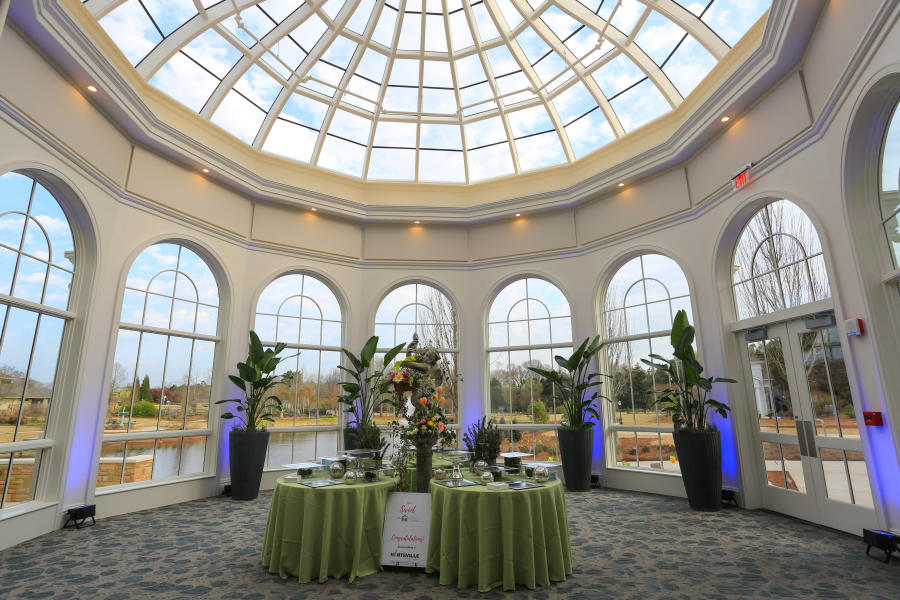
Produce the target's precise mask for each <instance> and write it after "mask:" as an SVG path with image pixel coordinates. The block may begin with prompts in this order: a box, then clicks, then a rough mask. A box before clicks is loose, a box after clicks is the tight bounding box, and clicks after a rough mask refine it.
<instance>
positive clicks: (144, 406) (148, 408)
mask: <svg viewBox="0 0 900 600" xmlns="http://www.w3.org/2000/svg"><path fill="white" fill-rule="evenodd" d="M157 413H158V411H157V410H156V405H155V404H153V403H152V402H149V401H147V400H140V401H139V402H135V403H134V407H132V409H131V416H132V417H155V416H156V415H157Z"/></svg>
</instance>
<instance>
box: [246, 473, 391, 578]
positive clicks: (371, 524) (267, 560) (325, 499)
mask: <svg viewBox="0 0 900 600" xmlns="http://www.w3.org/2000/svg"><path fill="white" fill-rule="evenodd" d="M396 487H397V480H396V479H395V478H394V479H384V480H381V481H378V482H376V483H357V484H355V485H345V484H341V485H335V486H330V487H325V488H310V487H306V486H304V485H300V484H299V483H293V482H285V481H284V479H283V478H279V479H278V482H277V483H276V485H275V493H274V494H273V495H272V505H271V506H270V508H269V520H268V523H267V525H266V537H265V540H264V541H263V553H262V564H263V565H264V566H267V567H268V568H269V572H270V573H278V574H279V575H281V576H282V577H284V578H287V577H289V576H293V577H297V578H298V579H299V580H300V582H301V583H307V582H309V581H313V580H318V581H319V582H324V581H325V580H327V579H328V578H329V577H349V578H350V581H353V580H354V579H356V578H357V577H362V576H364V575H371V574H373V573H376V572H378V571H381V570H382V568H381V532H382V528H383V526H384V510H385V502H386V501H387V495H388V493H389V492H392V491H393V490H394V489H395V488H396Z"/></svg>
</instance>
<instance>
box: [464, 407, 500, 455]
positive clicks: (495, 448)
mask: <svg viewBox="0 0 900 600" xmlns="http://www.w3.org/2000/svg"><path fill="white" fill-rule="evenodd" d="M463 441H464V442H465V443H466V450H468V451H469V452H471V453H472V465H473V466H474V465H475V463H476V462H478V461H479V460H483V461H484V462H486V463H487V464H489V465H493V464H495V463H496V462H497V457H498V456H500V444H501V441H502V440H501V436H500V430H499V429H498V428H497V426H496V425H494V420H493V419H490V420H489V419H488V418H487V417H481V421H478V422H476V423H474V424H472V425H470V426H469V430H468V431H467V432H466V433H465V434H463Z"/></svg>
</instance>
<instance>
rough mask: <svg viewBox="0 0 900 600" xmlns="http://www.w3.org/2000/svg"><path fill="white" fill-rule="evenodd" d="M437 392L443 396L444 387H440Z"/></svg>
mask: <svg viewBox="0 0 900 600" xmlns="http://www.w3.org/2000/svg"><path fill="white" fill-rule="evenodd" d="M437 392H438V394H443V393H444V386H442V385H439V386H438V390H437Z"/></svg>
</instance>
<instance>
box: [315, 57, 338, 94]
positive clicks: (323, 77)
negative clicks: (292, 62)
mask: <svg viewBox="0 0 900 600" xmlns="http://www.w3.org/2000/svg"><path fill="white" fill-rule="evenodd" d="M309 75H310V77H315V78H316V79H318V80H320V81H323V82H325V83H328V84H331V85H332V86H335V87H337V85H338V84H339V83H340V82H341V77H343V76H344V71H342V70H341V69H338V68H337V67H333V66H331V65H329V64H326V63H324V62H322V61H321V60H320V61H318V62H317V63H316V64H314V65H313V68H312V69H310V70H309ZM333 92H334V90H333V89H329V91H328V95H329V96H330V95H331V94H332V93H333Z"/></svg>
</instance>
